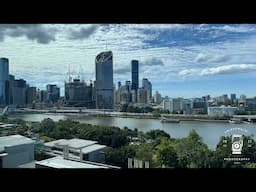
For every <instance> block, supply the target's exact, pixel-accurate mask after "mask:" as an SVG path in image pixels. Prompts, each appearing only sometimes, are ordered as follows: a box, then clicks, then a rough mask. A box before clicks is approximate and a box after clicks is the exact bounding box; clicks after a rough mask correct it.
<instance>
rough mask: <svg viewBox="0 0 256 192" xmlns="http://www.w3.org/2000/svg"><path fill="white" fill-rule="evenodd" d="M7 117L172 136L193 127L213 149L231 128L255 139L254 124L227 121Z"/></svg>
mask: <svg viewBox="0 0 256 192" xmlns="http://www.w3.org/2000/svg"><path fill="white" fill-rule="evenodd" d="M9 118H20V119H23V120H25V121H37V122H38V121H42V120H43V119H45V118H51V119H53V120H54V121H58V120H60V119H66V118H71V119H73V120H77V121H79V122H81V123H88V124H93V125H106V126H117V127H120V128H123V127H125V126H127V127H128V128H129V129H134V128H137V129H138V130H140V131H144V132H146V131H149V130H151V129H161V130H164V131H165V132H167V133H168V134H170V136H171V137H173V138H182V137H186V136H187V135H188V134H189V132H190V130H192V129H195V130H196V131H197V133H198V134H199V135H200V136H201V137H202V138H203V141H204V143H206V144H207V145H208V146H209V147H210V148H212V149H214V148H215V147H216V145H217V143H218V142H219V140H220V137H221V136H225V135H231V134H232V131H230V130H231V129H233V130H234V129H238V128H239V129H240V130H244V131H243V133H244V134H245V135H254V137H253V138H254V139H256V137H255V135H256V124H229V123H213V122H197V121H181V122H180V123H161V122H160V121H159V120H158V119H135V118H121V117H93V116H85V115H83V114H53V113H45V114H15V115H10V116H9Z"/></svg>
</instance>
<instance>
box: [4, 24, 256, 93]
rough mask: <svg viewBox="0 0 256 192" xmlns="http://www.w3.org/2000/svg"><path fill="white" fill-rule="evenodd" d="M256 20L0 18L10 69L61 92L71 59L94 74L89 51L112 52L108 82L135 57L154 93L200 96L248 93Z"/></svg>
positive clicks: (122, 75) (125, 74)
mask: <svg viewBox="0 0 256 192" xmlns="http://www.w3.org/2000/svg"><path fill="white" fill-rule="evenodd" d="M255 43H256V25H245V24H241V25H226V24H222V25H211V24H210V25H207V24H201V25H189V24H171V25H167V24H162V25H159V24H155V25H150V24H147V25H135V24H129V25H126V24H121V25H117V24H114V25H106V24H104V25H86V24H85V25H74V24H70V25H56V24H55V25H49V24H47V25H35V24H29V25H21V24H19V25H15V24H12V25H4V24H1V25H0V45H1V47H2V50H1V52H0V54H1V57H6V58H9V65H10V66H9V70H10V74H13V75H15V77H16V78H17V79H20V78H23V79H25V80H26V81H27V82H28V83H29V84H30V85H31V86H36V87H38V88H40V89H45V86H46V85H47V84H57V85H58V86H59V87H60V88H61V93H62V94H61V95H63V93H64V89H63V87H64V80H67V71H68V69H69V67H70V68H71V71H73V73H77V74H78V73H79V70H78V69H79V67H80V66H81V67H82V69H83V74H84V77H83V78H84V80H85V81H87V82H89V80H91V79H92V80H95V69H94V67H95V65H94V62H95V56H96V55H97V54H98V53H99V52H102V51H106V50H111V51H112V52H113V68H114V83H115V85H117V82H118V81H121V82H122V83H123V82H125V81H126V80H131V66H130V63H131V60H138V61H139V63H140V64H139V65H140V73H139V77H140V78H139V81H140V83H141V81H142V79H143V78H148V79H149V80H150V81H151V82H152V88H153V93H154V92H155V91H156V90H157V91H159V92H160V93H161V94H162V96H165V95H168V96H170V97H185V98H191V97H200V96H203V95H207V94H210V95H211V96H219V95H222V94H228V95H230V94H231V93H236V94H237V95H238V96H239V95H241V94H245V95H247V96H248V97H253V96H255V95H256V93H255V92H254V91H253V89H252V87H253V85H254V81H255V80H256V76H255V74H256V73H255V70H256V61H255V58H256V57H255V53H254V50H255V48H256V44H255Z"/></svg>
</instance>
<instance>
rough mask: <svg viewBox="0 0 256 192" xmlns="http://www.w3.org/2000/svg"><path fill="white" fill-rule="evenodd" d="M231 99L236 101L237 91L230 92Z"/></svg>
mask: <svg viewBox="0 0 256 192" xmlns="http://www.w3.org/2000/svg"><path fill="white" fill-rule="evenodd" d="M230 99H231V101H234V100H235V99H236V94H235V93H231V94H230Z"/></svg>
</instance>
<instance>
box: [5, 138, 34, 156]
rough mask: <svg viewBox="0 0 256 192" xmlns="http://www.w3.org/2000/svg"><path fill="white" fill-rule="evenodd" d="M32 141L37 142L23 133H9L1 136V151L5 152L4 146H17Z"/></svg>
mask: <svg viewBox="0 0 256 192" xmlns="http://www.w3.org/2000/svg"><path fill="white" fill-rule="evenodd" d="M31 143H35V141H34V140H32V139H29V138H27V137H24V136H21V135H9V136H4V137H0V152H4V148H5V147H7V146H16V145H23V144H31Z"/></svg>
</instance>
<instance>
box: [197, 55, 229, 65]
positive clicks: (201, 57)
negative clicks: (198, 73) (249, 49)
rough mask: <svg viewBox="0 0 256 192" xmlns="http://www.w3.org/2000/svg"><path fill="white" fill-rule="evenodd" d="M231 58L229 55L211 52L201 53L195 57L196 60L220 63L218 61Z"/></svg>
mask: <svg viewBox="0 0 256 192" xmlns="http://www.w3.org/2000/svg"><path fill="white" fill-rule="evenodd" d="M229 59H230V56H229V55H209V54H203V53H199V54H198V55H197V56H196V58H195V62H198V63H203V62H205V63H218V62H225V61H228V60H229Z"/></svg>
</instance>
